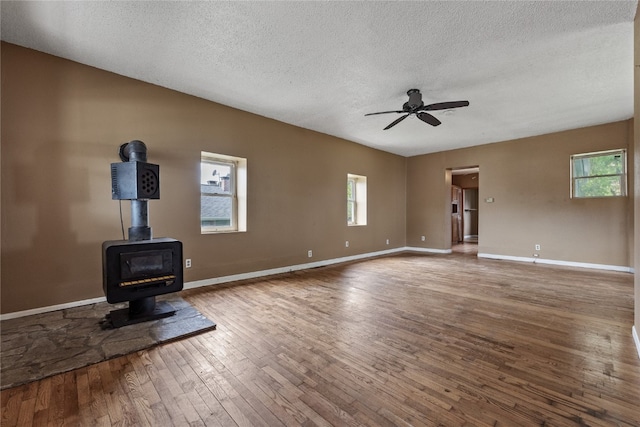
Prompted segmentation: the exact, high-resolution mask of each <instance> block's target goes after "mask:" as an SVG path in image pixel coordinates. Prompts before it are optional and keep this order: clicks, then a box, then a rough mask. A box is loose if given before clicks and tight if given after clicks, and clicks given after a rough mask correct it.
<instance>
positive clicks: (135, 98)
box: [0, 43, 406, 313]
mask: <svg viewBox="0 0 640 427" xmlns="http://www.w3.org/2000/svg"><path fill="white" fill-rule="evenodd" d="M133 139H140V140H142V141H144V142H145V143H146V144H147V146H148V148H149V153H148V159H149V162H151V163H157V164H159V165H160V180H161V199H160V200H152V201H150V206H149V210H150V215H149V217H150V223H151V226H152V228H153V234H154V236H156V237H161V236H168V237H173V238H177V239H180V240H182V241H183V244H184V255H185V258H191V259H192V261H193V268H191V269H188V270H185V274H186V276H185V280H186V281H195V280H201V279H209V278H213V277H219V276H225V275H230V274H239V273H244V272H251V271H259V270H264V269H269V268H276V267H282V266H290V265H296V264H304V263H307V262H312V261H319V260H323V259H334V258H339V257H343V256H349V255H355V254H361V253H369V252H374V251H379V250H385V249H390V248H395V247H403V246H405V243H406V242H405V219H406V212H405V176H406V170H405V168H406V159H405V158H403V157H400V156H395V155H392V154H389V153H385V152H382V151H378V150H373V149H369V148H366V147H363V146H361V145H357V144H354V143H351V142H348V141H344V140H341V139H338V138H334V137H330V136H327V135H324V134H319V133H316V132H312V131H309V130H305V129H301V128H297V127H294V126H289V125H286V124H283V123H280V122H277V121H274V120H270V119H267V118H264V117H260V116H256V115H252V114H249V113H246V112H242V111H238V110H234V109H232V108H228V107H224V106H221V105H218V104H215V103H212V102H208V101H204V100H202V99H198V98H195V97H191V96H187V95H184V94H180V93H177V92H174V91H171V90H167V89H164V88H160V87H157V86H153V85H151V84H146V83H142V82H139V81H136V80H132V79H128V78H125V77H122V76H118V75H115V74H112V73H109V72H105V71H102V70H98V69H95V68H91V67H87V66H83V65H80V64H77V63H74V62H70V61H66V60H62V59H60V58H56V57H53V56H49V55H45V54H42V53H38V52H35V51H32V50H28V49H24V48H21V47H17V46H14V45H10V44H6V43H3V44H2V189H1V196H2V234H1V238H2V267H1V268H2V270H1V271H2V303H1V308H0V311H1V312H2V313H9V312H14V311H21V310H26V309H31V308H37V307H44V306H51V305H55V304H61V303H66V302H71V301H79V300H84V299H89V298H95V297H101V296H103V293H102V278H101V274H102V272H101V271H102V270H101V244H102V242H103V241H105V240H116V239H120V238H121V232H120V221H119V214H118V202H117V201H114V200H111V181H110V168H109V165H110V163H112V162H119V161H120V160H119V158H118V155H117V149H118V147H119V145H120V144H122V143H124V142H128V141H130V140H133ZM202 150H204V151H210V152H214V153H221V154H227V155H232V156H239V157H246V158H247V163H248V231H247V232H246V233H230V234H218V235H201V234H200V228H199V189H200V186H199V161H200V152H201V151H202ZM347 173H355V174H359V175H365V176H367V184H368V225H367V226H366V227H347V225H346V179H347ZM122 207H123V212H124V216H125V228H128V226H129V219H128V218H129V202H126V201H123V203H122ZM386 239H390V245H388V246H387V245H386V243H385V240H386ZM345 240H349V242H350V246H349V248H345ZM309 249H311V250H313V254H314V257H313V258H311V259H309V258H307V251H308V250H309Z"/></svg>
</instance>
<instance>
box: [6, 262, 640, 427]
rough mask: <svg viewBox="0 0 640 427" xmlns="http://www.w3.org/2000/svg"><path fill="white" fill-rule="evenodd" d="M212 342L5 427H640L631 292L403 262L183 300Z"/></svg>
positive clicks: (566, 273) (580, 275)
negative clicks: (205, 321) (208, 327)
mask: <svg viewBox="0 0 640 427" xmlns="http://www.w3.org/2000/svg"><path fill="white" fill-rule="evenodd" d="M182 294H183V297H184V298H185V300H187V301H188V302H190V303H191V304H192V305H194V306H195V307H196V308H197V309H198V310H200V312H202V313H203V314H205V315H206V316H208V317H209V318H211V319H212V320H214V321H215V322H216V323H217V324H218V328H217V330H214V331H210V332H207V333H204V334H201V335H196V336H193V337H189V338H186V339H183V340H179V341H175V342H171V343H167V344H164V345H162V346H158V347H154V348H151V349H148V350H144V351H140V352H138V353H134V354H130V355H128V356H123V357H119V358H115V359H112V360H109V361H105V362H101V363H99V364H96V365H92V366H88V367H86V368H81V369H78V370H76V371H72V372H68V373H65V374H62V375H58V376H54V377H51V378H46V379H43V380H41V381H36V382H33V383H30V384H27V385H24V386H20V387H16V388H13V389H7V390H3V391H2V392H1V394H0V397H1V399H0V400H1V404H2V408H1V411H2V412H1V419H0V422H1V423H2V426H3V427H4V426H5V425H6V426H15V425H48V424H55V425H59V424H67V425H162V426H172V425H173V426H183V425H191V426H230V425H232V426H233V425H235V426H260V425H262V426H275V425H302V426H313V425H315V426H329V425H370V426H399V425H413V426H420V425H424V426H434V425H446V426H457V425H461V426H462V425H474V426H501V425H504V426H514V425H554V426H561V427H562V426H581V425H591V426H638V425H640V411H638V409H637V407H638V396H640V360H639V359H638V354H637V352H636V349H635V347H634V343H633V339H632V338H631V332H630V331H631V326H632V324H633V310H634V307H633V276H632V275H630V274H626V273H618V272H607V271H597V270H584V269H575V268H567V267H554V266H548V265H531V264H526V263H512V262H505V261H495V260H485V259H478V258H476V257H474V256H470V255H469V254H465V253H462V254H457V253H456V254H451V255H423V254H411V253H406V254H399V255H395V256H389V257H381V258H376V259H371V260H367V261H362V262H353V263H346V264H340V265H335V266H330V267H322V268H316V269H312V270H308V271H296V272H292V273H286V274H280V275H276V276H271V277H268V278H264V279H251V280H247V281H243V282H238V283H234V284H227V285H220V286H215V287H208V288H200V289H193V290H189V291H184V292H183V293H182Z"/></svg>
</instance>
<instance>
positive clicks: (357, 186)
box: [347, 173, 367, 227]
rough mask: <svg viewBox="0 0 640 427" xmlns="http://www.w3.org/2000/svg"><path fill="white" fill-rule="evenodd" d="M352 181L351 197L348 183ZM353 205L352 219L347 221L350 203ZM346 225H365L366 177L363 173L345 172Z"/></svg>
mask: <svg viewBox="0 0 640 427" xmlns="http://www.w3.org/2000/svg"><path fill="white" fill-rule="evenodd" d="M351 183H353V184H352V185H353V188H352V194H351V196H352V197H351V198H349V185H350V184H351ZM351 204H352V206H353V213H352V221H349V214H350V205H351ZM347 225H348V226H350V227H352V226H362V225H367V177H366V176H364V175H355V174H352V173H349V174H347Z"/></svg>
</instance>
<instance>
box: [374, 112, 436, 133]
mask: <svg viewBox="0 0 640 427" xmlns="http://www.w3.org/2000/svg"><path fill="white" fill-rule="evenodd" d="M407 117H409V114H405V115H404V116H400V118H398V119H395V120H394V121H393V122H391V123H390V124H389V126H387V127H386V128H384V129H382V130H387V129H391V128H392V127H394V126H395V125H397V124H398V123H400V122H401V121H403V120H404V119H406V118H407ZM434 119H435V117H434Z"/></svg>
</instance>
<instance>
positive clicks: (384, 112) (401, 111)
mask: <svg viewBox="0 0 640 427" xmlns="http://www.w3.org/2000/svg"><path fill="white" fill-rule="evenodd" d="M388 113H406V111H403V110H400V111H380V112H379V113H369V114H365V116H373V115H375V114H388Z"/></svg>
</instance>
